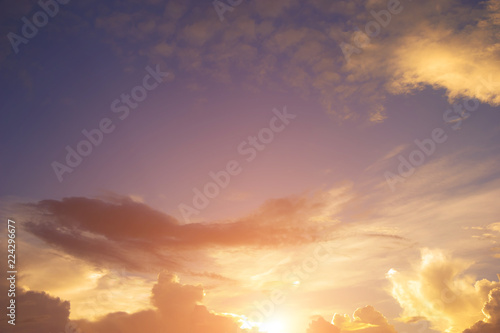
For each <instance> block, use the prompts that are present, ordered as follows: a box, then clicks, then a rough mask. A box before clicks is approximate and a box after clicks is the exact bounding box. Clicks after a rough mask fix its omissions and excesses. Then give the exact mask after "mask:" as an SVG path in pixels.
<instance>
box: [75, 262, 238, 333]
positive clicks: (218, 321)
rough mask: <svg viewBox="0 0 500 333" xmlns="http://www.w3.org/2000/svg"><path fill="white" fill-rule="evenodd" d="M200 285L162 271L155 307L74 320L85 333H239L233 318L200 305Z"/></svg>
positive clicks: (156, 288)
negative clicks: (98, 317) (183, 280)
mask: <svg viewBox="0 0 500 333" xmlns="http://www.w3.org/2000/svg"><path fill="white" fill-rule="evenodd" d="M203 295H204V294H203V288H202V287H201V286H193V285H184V284H181V283H180V282H179V279H178V277H177V276H176V275H174V274H171V273H168V272H162V273H160V274H159V275H158V282H157V284H155V285H154V287H153V290H152V296H151V303H152V305H153V306H154V307H155V308H154V309H151V310H144V311H139V312H135V313H131V314H128V313H125V312H115V313H110V314H108V315H106V316H104V317H101V318H100V319H98V320H96V321H88V320H79V321H75V323H76V324H77V326H78V328H79V329H80V330H81V331H82V332H85V333H99V332H108V333H138V332H150V333H162V332H171V333H187V332H192V333H198V332H199V333H207V332H208V333H216V332H236V331H237V329H238V326H239V325H238V324H237V322H236V320H235V319H234V318H233V317H230V316H222V315H217V314H215V313H212V312H210V311H209V310H208V309H207V308H206V307H205V306H203V305H201V304H200V302H201V301H202V300H203Z"/></svg>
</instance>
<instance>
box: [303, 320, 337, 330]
mask: <svg viewBox="0 0 500 333" xmlns="http://www.w3.org/2000/svg"><path fill="white" fill-rule="evenodd" d="M307 333H340V329H339V328H338V327H337V326H334V325H332V324H330V323H329V322H327V321H326V320H325V319H324V318H323V317H319V318H318V319H316V320H313V321H312V322H311V323H310V324H309V328H308V329H307Z"/></svg>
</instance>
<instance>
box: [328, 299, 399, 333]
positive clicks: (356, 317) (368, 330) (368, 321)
mask: <svg viewBox="0 0 500 333" xmlns="http://www.w3.org/2000/svg"><path fill="white" fill-rule="evenodd" d="M332 323H333V324H334V325H335V326H336V327H338V328H340V333H344V332H351V331H354V332H359V333H396V330H395V329H394V327H393V326H392V325H391V324H389V322H388V321H387V318H385V317H384V316H383V315H382V314H381V313H380V312H378V311H377V310H375V308H374V307H373V306H371V305H367V306H365V307H363V308H358V309H357V310H356V311H354V314H353V318H352V319H351V317H350V316H349V315H341V314H338V313H336V314H335V315H334V316H333V320H332Z"/></svg>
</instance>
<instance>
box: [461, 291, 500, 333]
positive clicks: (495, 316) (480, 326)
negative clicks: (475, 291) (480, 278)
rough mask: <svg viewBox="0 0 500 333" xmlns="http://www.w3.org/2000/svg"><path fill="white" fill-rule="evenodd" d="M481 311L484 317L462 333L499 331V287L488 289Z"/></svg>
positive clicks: (494, 332) (493, 332)
mask: <svg viewBox="0 0 500 333" xmlns="http://www.w3.org/2000/svg"><path fill="white" fill-rule="evenodd" d="M483 313H484V316H485V317H486V318H485V319H484V320H481V321H478V322H477V323H475V324H474V325H473V326H472V327H471V328H468V329H466V330H465V331H464V333H496V332H500V288H496V289H493V290H491V291H490V294H489V295H488V302H486V304H485V305H484V307H483Z"/></svg>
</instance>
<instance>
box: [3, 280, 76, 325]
mask: <svg viewBox="0 0 500 333" xmlns="http://www.w3.org/2000/svg"><path fill="white" fill-rule="evenodd" d="M4 281H5V282H4ZM6 282H7V280H6V279H5V278H4V279H2V283H0V287H1V289H2V297H1V298H0V299H1V305H2V309H6V308H7V307H8V306H10V300H11V299H14V300H15V313H16V315H15V325H11V324H8V323H7V321H9V320H11V319H13V318H10V317H9V316H8V315H6V313H7V314H8V313H9V312H4V314H3V315H2V318H1V319H0V326H2V327H3V328H5V332H6V333H7V332H23V333H38V332H43V333H49V332H57V333H59V332H64V331H65V329H66V327H67V325H68V323H69V319H68V318H69V312H70V304H69V302H68V301H63V300H61V299H60V298H58V297H53V296H51V295H49V294H47V293H45V292H37V291H26V290H24V289H22V288H20V287H19V286H18V287H17V288H16V289H17V290H16V292H15V297H13V298H7V290H9V286H8V284H7V283H6ZM4 291H5V293H4ZM4 311H5V310H4ZM8 311H10V310H8ZM68 333H69V332H68Z"/></svg>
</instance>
